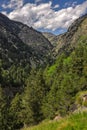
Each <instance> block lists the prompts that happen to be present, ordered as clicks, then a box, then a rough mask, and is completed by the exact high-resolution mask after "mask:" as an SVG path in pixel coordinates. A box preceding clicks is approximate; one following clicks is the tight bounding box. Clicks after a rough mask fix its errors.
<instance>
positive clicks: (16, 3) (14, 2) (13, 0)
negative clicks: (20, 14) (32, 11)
mask: <svg viewBox="0 0 87 130" xmlns="http://www.w3.org/2000/svg"><path fill="white" fill-rule="evenodd" d="M22 6H23V0H10V1H9V2H8V3H7V4H3V5H2V7H3V8H4V9H6V8H12V9H17V8H20V7H22Z"/></svg>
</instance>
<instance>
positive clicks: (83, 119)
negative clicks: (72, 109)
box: [23, 113, 87, 130]
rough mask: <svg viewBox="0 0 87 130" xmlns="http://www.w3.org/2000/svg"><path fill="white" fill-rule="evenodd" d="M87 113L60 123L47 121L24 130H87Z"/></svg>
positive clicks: (65, 119)
mask: <svg viewBox="0 0 87 130" xmlns="http://www.w3.org/2000/svg"><path fill="white" fill-rule="evenodd" d="M86 129H87V113H77V114H73V115H71V116H69V117H66V118H64V119H61V120H60V121H47V122H42V123H41V124H39V125H37V126H34V127H30V128H25V129H23V130H86Z"/></svg>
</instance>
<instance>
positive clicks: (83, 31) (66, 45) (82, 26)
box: [44, 14, 87, 55]
mask: <svg viewBox="0 0 87 130" xmlns="http://www.w3.org/2000/svg"><path fill="white" fill-rule="evenodd" d="M44 36H45V37H46V38H48V39H49V41H50V42H51V43H52V45H53V46H55V47H54V49H53V52H54V54H55V55H58V54H59V53H61V52H64V51H65V52H67V53H70V52H71V51H72V50H73V49H74V48H75V47H76V46H77V44H78V40H79V38H80V37H83V36H84V37H85V36H87V14H86V15H84V16H82V17H80V18H78V19H77V20H76V21H75V22H74V23H72V25H71V26H70V27H69V28H68V31H67V32H66V33H64V34H61V35H58V36H55V35H54V36H53V35H50V36H49V35H46V34H45V35H44Z"/></svg>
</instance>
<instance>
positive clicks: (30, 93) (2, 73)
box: [0, 38, 87, 130]
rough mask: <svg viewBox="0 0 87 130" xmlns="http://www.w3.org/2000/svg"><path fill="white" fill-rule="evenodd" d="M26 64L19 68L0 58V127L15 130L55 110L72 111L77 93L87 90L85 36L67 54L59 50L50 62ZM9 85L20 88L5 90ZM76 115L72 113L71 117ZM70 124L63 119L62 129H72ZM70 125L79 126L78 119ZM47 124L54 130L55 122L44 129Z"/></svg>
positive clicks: (66, 112) (63, 114) (52, 116)
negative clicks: (34, 66) (37, 66)
mask: <svg viewBox="0 0 87 130" xmlns="http://www.w3.org/2000/svg"><path fill="white" fill-rule="evenodd" d="M81 39H82V38H81ZM28 68H29V67H28V66H25V68H23V67H22V66H21V65H20V66H16V65H12V66H11V67H10V68H8V67H7V68H6V66H5V65H4V62H3V61H2V60H1V61H0V79H1V82H0V83H1V88H0V100H1V101H0V129H2V130H4V129H5V128H6V130H16V129H20V128H22V127H23V126H32V125H36V124H38V123H39V122H41V121H42V120H44V119H54V117H55V116H56V115H58V114H60V115H61V117H64V116H66V115H67V114H70V113H71V112H72V111H73V106H74V105H75V102H76V101H77V102H78V101H80V99H79V97H80V95H82V94H81V93H84V94H85V93H86V90H87V42H86V38H85V40H84V39H82V40H81V41H80V43H79V45H78V47H77V48H76V49H75V50H74V51H73V52H72V53H71V54H70V55H66V54H61V55H60V56H59V57H58V58H57V60H56V62H55V63H54V64H53V65H52V66H47V68H45V69H37V70H35V69H32V70H31V71H29V69H28ZM10 86H11V87H13V88H16V89H17V90H18V89H19V90H21V91H19V93H13V95H11V94H9V93H7V91H6V88H7V87H10ZM20 88H21V89H20ZM3 90H4V92H3ZM81 91H82V92H81ZM84 91H85V92H84ZM76 95H77V96H76ZM76 105H77V103H76ZM84 106H86V103H85V104H84ZM83 115H84V114H83ZM77 116H79V115H77ZM77 116H75V115H73V118H77ZM84 116H85V115H84ZM73 118H72V116H70V118H68V120H70V121H72V120H73ZM84 118H86V117H84ZM74 121H75V120H74ZM79 122H80V121H79ZM84 122H85V121H84ZM68 124H69V125H68ZM72 124H73V121H72V123H71V122H70V123H69V122H68V121H67V122H66V126H64V127H65V128H64V129H72V127H73V125H72ZM46 125H47V124H46ZM61 125H62V126H63V124H61ZM74 125H76V126H75V127H77V129H78V128H79V127H80V126H79V123H77V124H76V123H75V124H74ZM83 126H85V125H83ZM39 127H40V126H39ZM46 127H48V126H46ZM50 127H53V130H54V129H55V130H56V129H57V127H58V124H57V123H56V122H53V123H51V124H50V125H49V128H48V129H50ZM68 127H69V128H68ZM81 127H82V124H81ZM46 129H47V128H46ZM61 129H62V128H61ZM73 129H74V128H73ZM84 129H85V128H84ZM51 130H52V128H51Z"/></svg>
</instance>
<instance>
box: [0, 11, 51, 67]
mask: <svg viewBox="0 0 87 130" xmlns="http://www.w3.org/2000/svg"><path fill="white" fill-rule="evenodd" d="M52 48H53V47H52V45H51V44H50V42H49V41H48V40H47V39H46V38H45V37H44V36H43V35H42V34H41V33H40V32H38V31H36V30H34V29H33V28H31V27H28V26H27V25H24V24H22V23H20V22H15V21H12V20H10V19H8V18H7V17H6V16H4V15H3V14H1V13H0V59H3V60H4V61H5V62H8V63H9V64H14V63H15V64H18V63H19V64H22V65H25V64H29V65H30V66H31V67H34V68H35V67H37V66H40V65H46V64H47V61H49V62H50V60H51V50H52Z"/></svg>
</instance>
